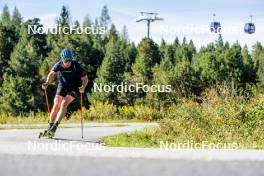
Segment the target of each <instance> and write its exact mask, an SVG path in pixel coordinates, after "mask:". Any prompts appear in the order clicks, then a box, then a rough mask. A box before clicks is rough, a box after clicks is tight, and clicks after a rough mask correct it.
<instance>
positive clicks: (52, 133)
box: [39, 122, 59, 139]
mask: <svg viewBox="0 0 264 176" xmlns="http://www.w3.org/2000/svg"><path fill="white" fill-rule="evenodd" d="M58 125H59V123H58V122H56V123H54V124H50V127H49V128H48V129H47V130H45V131H44V132H40V133H39V138H50V139H52V138H53V137H54V136H55V133H56V130H57V127H58Z"/></svg>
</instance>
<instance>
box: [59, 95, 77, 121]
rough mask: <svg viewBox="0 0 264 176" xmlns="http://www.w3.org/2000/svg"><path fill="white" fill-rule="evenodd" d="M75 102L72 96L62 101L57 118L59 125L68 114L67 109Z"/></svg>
mask: <svg viewBox="0 0 264 176" xmlns="http://www.w3.org/2000/svg"><path fill="white" fill-rule="evenodd" d="M73 100H74V97H73V96H71V95H67V96H66V97H65V98H63V99H62V101H61V104H60V110H59V112H58V114H57V118H56V121H58V123H60V122H61V120H62V118H63V117H64V116H65V114H66V112H67V108H68V106H69V104H71V102H72V101H73Z"/></svg>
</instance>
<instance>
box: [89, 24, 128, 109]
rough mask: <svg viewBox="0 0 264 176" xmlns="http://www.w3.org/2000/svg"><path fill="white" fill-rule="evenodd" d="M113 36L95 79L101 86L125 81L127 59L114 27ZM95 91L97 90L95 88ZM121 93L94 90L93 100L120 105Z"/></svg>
mask: <svg viewBox="0 0 264 176" xmlns="http://www.w3.org/2000/svg"><path fill="white" fill-rule="evenodd" d="M111 34H112V36H111V37H110V41H109V42H108V44H107V46H106V55H105V58H104V60H103V62H102V65H101V66H100V68H99V71H98V74H97V75H98V77H97V78H96V79H95V83H96V84H97V85H98V86H100V84H102V85H103V86H104V85H108V86H110V87H111V86H113V85H120V84H121V82H122V81H123V75H124V71H125V60H124V56H123V54H122V51H121V49H120V40H119V38H116V37H117V36H116V32H114V29H112V33H111ZM94 91H95V90H94ZM118 96H119V93H118V92H117V91H116V90H114V91H109V92H104V91H103V92H94V93H93V95H92V100H99V101H104V102H106V101H107V102H110V103H114V104H117V105H119V104H120V103H121V102H120V101H119V98H118Z"/></svg>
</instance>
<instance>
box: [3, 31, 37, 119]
mask: <svg viewBox="0 0 264 176" xmlns="http://www.w3.org/2000/svg"><path fill="white" fill-rule="evenodd" d="M38 67H39V60H38V57H37V54H36V52H35V50H34V48H33V46H32V44H31V42H29V41H28V40H27V37H26V36H25V35H24V36H22V38H20V40H19V42H18V44H17V45H16V47H15V49H14V52H13V53H12V55H11V60H10V67H9V69H8V71H7V72H6V73H5V75H4V81H3V85H2V90H1V92H0V94H1V98H0V104H2V111H4V112H10V113H12V114H13V115H18V114H19V113H24V112H29V111H34V110H36V107H38V106H37V105H38V104H39V102H40V101H39V99H40V98H39V93H40V91H39V88H40V87H38V85H39V77H38Z"/></svg>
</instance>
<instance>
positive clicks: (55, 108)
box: [49, 95, 63, 123]
mask: <svg viewBox="0 0 264 176" xmlns="http://www.w3.org/2000/svg"><path fill="white" fill-rule="evenodd" d="M62 100H63V96H61V95H56V96H55V98H54V103H53V107H52V110H51V113H50V116H49V122H50V123H54V122H55V120H56V117H57V114H58V112H59V110H60V106H61V102H62Z"/></svg>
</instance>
